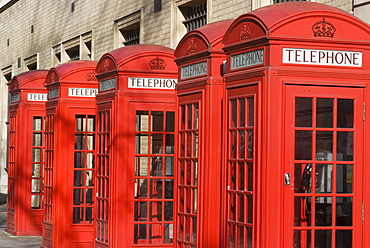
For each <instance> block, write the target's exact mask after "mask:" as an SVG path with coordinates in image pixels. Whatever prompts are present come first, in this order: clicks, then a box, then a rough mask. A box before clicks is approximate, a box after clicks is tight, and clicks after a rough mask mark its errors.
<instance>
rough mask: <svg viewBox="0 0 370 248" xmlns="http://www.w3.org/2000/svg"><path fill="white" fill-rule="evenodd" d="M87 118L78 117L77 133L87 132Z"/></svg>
mask: <svg viewBox="0 0 370 248" xmlns="http://www.w3.org/2000/svg"><path fill="white" fill-rule="evenodd" d="M85 119H86V118H85V116H83V115H76V131H78V132H84V131H86V122H85Z"/></svg>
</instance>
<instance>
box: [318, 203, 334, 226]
mask: <svg viewBox="0 0 370 248" xmlns="http://www.w3.org/2000/svg"><path fill="white" fill-rule="evenodd" d="M331 203H332V197H317V198H316V202H315V210H316V215H315V225H316V226H331V225H332V210H333V209H332V204H331Z"/></svg>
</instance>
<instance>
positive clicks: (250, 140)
mask: <svg viewBox="0 0 370 248" xmlns="http://www.w3.org/2000/svg"><path fill="white" fill-rule="evenodd" d="M247 133H248V137H247V138H248V146H247V149H248V150H247V152H248V154H247V158H249V159H253V130H248V132H247Z"/></svg>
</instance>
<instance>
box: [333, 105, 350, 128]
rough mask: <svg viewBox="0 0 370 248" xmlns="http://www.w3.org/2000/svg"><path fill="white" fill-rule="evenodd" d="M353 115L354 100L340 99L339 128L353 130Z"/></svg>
mask: <svg viewBox="0 0 370 248" xmlns="http://www.w3.org/2000/svg"><path fill="white" fill-rule="evenodd" d="M353 113H354V100H353V99H338V114H337V116H338V124H337V125H338V127H339V128H353V116H354V115H353Z"/></svg>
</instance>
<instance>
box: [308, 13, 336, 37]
mask: <svg viewBox="0 0 370 248" xmlns="http://www.w3.org/2000/svg"><path fill="white" fill-rule="evenodd" d="M312 31H313V35H314V37H330V38H333V37H334V34H335V31H336V28H335V27H334V25H333V24H331V23H330V22H327V21H326V20H325V18H322V21H319V22H316V23H315V24H314V25H313V26H312Z"/></svg>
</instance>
